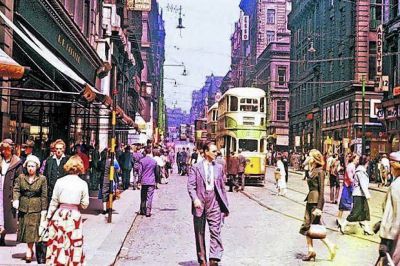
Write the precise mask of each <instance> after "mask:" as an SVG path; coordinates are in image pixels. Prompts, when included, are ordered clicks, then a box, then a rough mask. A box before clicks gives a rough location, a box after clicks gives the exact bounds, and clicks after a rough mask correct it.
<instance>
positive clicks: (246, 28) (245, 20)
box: [242, 16, 250, 41]
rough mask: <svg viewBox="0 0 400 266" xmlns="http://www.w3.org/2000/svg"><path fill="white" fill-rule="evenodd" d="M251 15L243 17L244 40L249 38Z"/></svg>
mask: <svg viewBox="0 0 400 266" xmlns="http://www.w3.org/2000/svg"><path fill="white" fill-rule="evenodd" d="M249 28H250V27H249V16H243V18H242V40H243V41H248V40H249Z"/></svg>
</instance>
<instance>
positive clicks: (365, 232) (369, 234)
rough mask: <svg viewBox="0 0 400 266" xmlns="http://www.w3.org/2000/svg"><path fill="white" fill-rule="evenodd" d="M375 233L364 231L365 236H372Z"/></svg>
mask: <svg viewBox="0 0 400 266" xmlns="http://www.w3.org/2000/svg"><path fill="white" fill-rule="evenodd" d="M373 234H374V233H373V232H369V231H366V230H365V229H364V235H365V236H372V235H373Z"/></svg>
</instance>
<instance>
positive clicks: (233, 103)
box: [229, 96, 238, 112]
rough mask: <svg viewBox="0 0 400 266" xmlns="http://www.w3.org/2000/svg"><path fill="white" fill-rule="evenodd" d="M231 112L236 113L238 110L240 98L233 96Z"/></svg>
mask: <svg viewBox="0 0 400 266" xmlns="http://www.w3.org/2000/svg"><path fill="white" fill-rule="evenodd" d="M229 110H230V111H231V112H236V111H237V110H238V98H237V97H235V96H231V106H230V109H229Z"/></svg>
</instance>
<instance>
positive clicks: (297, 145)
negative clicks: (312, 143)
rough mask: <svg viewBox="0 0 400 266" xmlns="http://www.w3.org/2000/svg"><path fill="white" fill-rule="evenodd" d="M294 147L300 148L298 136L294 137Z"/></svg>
mask: <svg viewBox="0 0 400 266" xmlns="http://www.w3.org/2000/svg"><path fill="white" fill-rule="evenodd" d="M294 146H296V147H300V136H295V137H294Z"/></svg>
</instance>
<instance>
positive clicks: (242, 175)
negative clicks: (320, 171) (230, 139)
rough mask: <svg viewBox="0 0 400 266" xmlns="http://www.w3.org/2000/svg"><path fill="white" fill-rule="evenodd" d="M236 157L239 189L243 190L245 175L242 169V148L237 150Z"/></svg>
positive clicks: (244, 166) (244, 163)
mask: <svg viewBox="0 0 400 266" xmlns="http://www.w3.org/2000/svg"><path fill="white" fill-rule="evenodd" d="M238 154H239V155H238V158H239V169H238V179H239V182H240V190H241V191H243V190H244V185H245V175H244V170H245V169H246V164H247V161H246V157H244V156H243V154H242V149H239V150H238Z"/></svg>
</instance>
